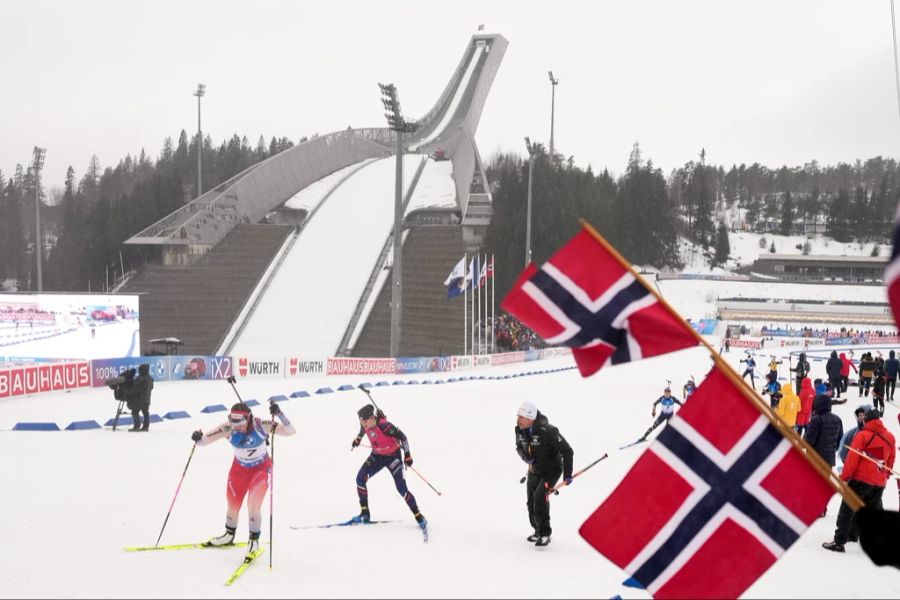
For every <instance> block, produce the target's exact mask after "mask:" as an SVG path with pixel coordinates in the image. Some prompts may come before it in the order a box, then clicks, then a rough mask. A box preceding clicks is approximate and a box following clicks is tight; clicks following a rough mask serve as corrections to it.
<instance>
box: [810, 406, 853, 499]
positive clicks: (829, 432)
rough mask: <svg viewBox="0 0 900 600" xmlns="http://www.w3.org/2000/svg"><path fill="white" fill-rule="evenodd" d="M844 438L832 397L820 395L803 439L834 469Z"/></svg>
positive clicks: (841, 424) (842, 427) (842, 426)
mask: <svg viewBox="0 0 900 600" xmlns="http://www.w3.org/2000/svg"><path fill="white" fill-rule="evenodd" d="M842 437H844V424H843V423H842V422H841V418H840V417H839V416H837V415H836V414H834V413H832V412H831V396H829V395H828V394H818V395H817V396H816V397H815V399H814V400H813V417H812V419H810V421H809V425H808V426H807V428H806V433H804V434H803V439H804V440H805V441H806V443H807V444H809V445H810V446H812V447H813V449H814V450H815V451H816V452H818V453H819V456H821V457H822V458H823V459H825V462H827V463H828V464H829V465H831V466H832V468H833V467H834V465H835V455H836V454H837V451H838V448H839V447H840V445H841V438H842ZM826 510H827V509H826ZM822 516H823V517H824V516H825V511H822Z"/></svg>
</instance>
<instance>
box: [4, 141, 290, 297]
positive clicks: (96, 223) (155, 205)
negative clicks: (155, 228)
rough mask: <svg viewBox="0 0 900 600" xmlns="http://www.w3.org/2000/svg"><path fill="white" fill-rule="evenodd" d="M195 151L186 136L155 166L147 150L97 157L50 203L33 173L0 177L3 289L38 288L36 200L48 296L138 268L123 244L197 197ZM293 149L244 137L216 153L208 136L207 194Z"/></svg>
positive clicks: (94, 285) (71, 175) (100, 286)
mask: <svg viewBox="0 0 900 600" xmlns="http://www.w3.org/2000/svg"><path fill="white" fill-rule="evenodd" d="M299 141H300V142H303V141H306V138H305V137H304V138H302V139H300V140H299ZM197 145H198V144H197V139H196V136H195V137H194V138H193V139H189V138H188V136H187V133H185V131H184V130H182V131H181V135H180V136H179V137H178V142H177V144H175V143H173V141H172V139H171V138H166V139H165V141H164V143H163V147H162V150H161V151H160V154H159V156H158V157H157V158H156V159H155V160H154V159H151V158H150V157H148V156H147V155H146V153H145V152H144V151H143V150H142V151H141V153H140V155H139V156H137V157H133V156H131V155H130V154H129V155H127V156H126V157H125V158H124V159H122V160H120V161H119V162H118V164H116V166H115V167H106V168H103V167H101V165H100V161H99V159H98V158H97V156H93V157H91V160H90V162H89V164H88V167H87V169H86V171H85V173H84V175H82V176H81V177H80V178H78V177H77V175H76V173H75V169H74V168H73V167H71V166H69V167H68V169H67V170H66V178H65V184H64V186H63V190H62V193H61V195H60V197H58V198H53V199H51V200H52V201H48V198H47V193H46V190H45V188H44V186H43V184H42V181H41V178H40V177H39V178H35V176H34V173H33V170H32V168H31V167H27V168H26V167H23V166H22V165H16V169H15V173H14V175H13V176H11V177H9V178H8V179H7V178H6V177H5V176H4V175H3V173H2V172H0V284H3V283H6V287H8V288H12V289H16V290H19V291H33V290H36V289H37V260H36V259H37V256H36V255H35V248H36V247H37V245H36V244H35V237H36V222H35V221H36V216H35V198H36V197H40V199H41V207H40V211H41V232H42V238H43V239H42V243H41V244H40V246H41V248H42V251H43V252H42V259H43V260H42V265H43V268H42V277H41V279H42V283H43V289H44V291H71V292H81V291H101V290H104V289H105V288H106V286H107V282H108V281H109V279H108V274H109V273H117V274H119V275H120V276H121V271H122V270H125V271H127V270H130V269H131V268H133V267H136V266H140V264H141V263H142V262H143V261H144V260H145V258H146V257H145V254H144V250H143V249H142V248H140V247H134V246H125V245H123V242H124V241H125V240H126V239H128V238H129V237H131V236H132V235H134V234H136V233H138V232H140V231H141V230H143V229H145V228H146V227H148V226H150V225H152V224H153V223H154V222H156V221H158V220H159V219H161V218H162V217H164V216H166V215H168V214H169V213H171V212H172V211H174V210H176V209H177V208H179V207H180V206H183V205H184V204H186V203H187V202H189V201H190V200H191V199H193V198H195V197H196V195H197ZM293 145H294V143H293V142H292V141H291V140H289V139H288V138H286V137H281V138H276V137H273V138H272V139H271V141H270V142H269V143H268V144H266V142H265V139H264V138H263V137H262V136H260V138H259V140H258V142H257V144H256V146H251V145H250V144H249V143H248V141H247V138H246V137H243V138H241V137H238V136H237V135H234V136H232V137H231V138H230V139H228V140H226V141H223V142H222V143H221V145H219V146H218V147H215V146H213V142H212V139H211V138H210V137H209V136H206V137H205V138H204V140H203V148H202V153H203V154H202V157H201V158H202V169H203V173H202V185H203V189H204V190H209V189H212V188H213V187H215V186H216V185H218V184H219V183H222V182H223V181H225V180H227V179H229V178H230V177H232V176H234V175H236V174H237V173H240V172H241V171H243V170H244V169H246V168H248V167H250V166H252V165H253V164H256V163H257V162H259V161H261V160H264V159H266V158H268V157H270V156H272V155H274V154H278V153H279V152H282V151H284V150H287V149H288V148H290V147H292V146H293ZM50 151H51V152H52V149H50ZM36 179H37V181H36ZM113 279H114V278H113Z"/></svg>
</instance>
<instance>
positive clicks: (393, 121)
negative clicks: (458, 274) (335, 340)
mask: <svg viewBox="0 0 900 600" xmlns="http://www.w3.org/2000/svg"><path fill="white" fill-rule="evenodd" d="M378 87H379V88H381V103H382V104H384V110H385V113H384V116H385V118H387V122H388V127H390V128H391V129H392V130H393V131H394V132H395V133H396V134H397V173H396V178H395V181H394V235H393V238H394V266H393V267H392V269H391V272H392V273H393V282H392V285H391V356H392V357H395V358H396V357H397V356H399V354H400V315H401V313H400V302H401V298H402V296H403V294H402V291H403V290H402V288H401V275H402V269H401V267H402V265H401V260H400V254H401V242H402V239H401V234H402V231H401V229H402V224H403V134H404V133H413V132H415V131H416V130H417V129H418V128H419V124H418V123H416V122H415V121H406V120H405V119H404V118H403V112H402V111H401V110H400V100H399V98H398V97H397V86H395V85H394V84H393V83H388V84H384V83H379V84H378Z"/></svg>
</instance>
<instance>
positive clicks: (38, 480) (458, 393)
mask: <svg viewBox="0 0 900 600" xmlns="http://www.w3.org/2000/svg"><path fill="white" fill-rule="evenodd" d="M725 356H726V357H727V358H728V360H729V362H731V363H732V364H734V365H737V360H738V358H739V357H740V356H743V354H742V353H739V352H732V353H731V354H730V355H725ZM571 365H572V361H571V359H570V358H568V357H563V358H558V359H553V360H549V361H543V362H540V363H526V364H518V365H508V366H505V367H502V368H500V367H498V368H493V369H489V370H484V371H478V372H477V373H479V374H484V375H487V376H496V375H500V374H504V373H514V372H528V371H535V370H538V369H541V370H544V369H551V368H558V367H566V366H571ZM709 365H710V361H709V358H708V356H707V355H706V354H705V353H704V351H703V350H701V349H696V350H688V351H683V352H680V353H676V354H670V355H668V356H664V357H659V358H654V359H650V360H645V361H641V362H637V363H632V364H626V365H621V366H615V367H607V368H605V369H603V370H601V371H600V373H598V374H597V375H595V376H593V377H591V378H587V379H584V378H582V377H581V376H580V375H578V373H577V371H574V370H566V371H561V372H556V373H547V374H538V375H532V376H527V377H520V378H512V379H505V380H487V379H486V380H478V381H467V382H460V383H453V384H445V385H417V386H410V385H404V386H390V387H378V388H375V389H374V390H373V392H372V393H373V395H374V397H375V398H376V400H377V401H378V403H379V406H381V407H382V408H383V409H384V410H385V411H386V412H387V414H388V416H389V418H390V419H392V420H393V421H394V422H395V423H396V424H397V425H398V426H399V427H401V428H402V429H403V431H404V432H405V433H406V434H407V435H408V436H409V438H410V444H411V448H412V453H413V456H414V458H415V464H414V467H415V468H416V469H418V470H419V472H420V473H421V474H422V475H424V476H425V477H427V478H428V479H429V481H430V482H431V483H432V484H433V485H434V486H435V487H436V488H437V489H438V490H440V491H441V492H442V494H443V495H442V496H440V497H438V496H437V495H436V494H434V493H433V492H432V491H431V490H430V489H429V488H428V487H427V486H426V485H425V484H424V483H423V482H422V481H421V480H419V479H418V477H417V476H416V475H415V474H413V473H412V472H408V474H407V479H408V482H409V486H410V489H411V491H412V492H413V493H414V494H415V495H416V497H417V499H418V501H419V504H420V507H421V510H422V511H423V513H424V514H425V515H426V516H427V517H428V519H429V522H430V529H431V540H430V541H429V542H428V544H427V545H426V544H423V542H422V537H421V535H420V534H419V531H418V529H417V528H416V525H415V523H414V521H413V520H412V517H411V516H410V514H409V511H408V510H407V508H406V506H405V504H404V503H403V501H402V500H401V499H400V497H399V496H398V495H397V493H396V491H395V490H394V489H393V484H392V481H391V479H390V477H389V476H388V475H387V474H385V473H380V474H378V475H376V476H375V477H374V478H373V479H372V480H371V481H370V483H369V490H370V506H371V507H372V511H373V515H374V516H375V518H378V519H399V520H400V521H401V522H399V523H391V524H386V525H378V526H370V527H362V528H361V527H356V528H337V529H301V530H295V529H291V528H290V525H300V526H308V525H316V524H323V523H331V522H335V521H340V520H344V519H347V518H349V517H350V516H351V515H353V514H355V513H356V512H357V511H358V506H357V500H356V493H355V483H354V479H355V476H356V472H357V470H358V468H359V466H360V464H361V463H362V462H363V460H364V458H365V456H366V454H365V452H364V451H363V449H357V450H356V451H354V452H351V451H350V442H351V440H352V439H353V438H354V436H355V435H356V432H357V420H356V410H357V409H358V408H359V407H360V406H361V405H363V404H364V403H365V402H366V400H367V399H366V397H365V396H364V395H363V394H362V393H361V392H359V391H356V390H351V391H346V392H337V393H334V394H328V395H322V396H315V395H313V396H312V397H310V398H304V399H295V400H291V401H289V402H284V403H282V407H283V409H284V411H285V413H286V414H287V415H289V416H290V418H291V419H292V420H293V422H294V423H295V424H296V425H297V427H298V430H299V433H298V435H296V436H294V437H291V438H285V437H279V438H277V441H276V446H275V458H276V469H275V503H274V506H275V510H274V548H273V550H274V554H273V559H274V568H273V570H272V571H269V570H268V554H263V557H262V559H261V560H260V561H259V562H258V563H257V564H254V565H253V566H252V567H251V568H250V569H249V570H248V572H247V573H245V575H244V576H243V577H242V578H241V579H240V580H239V581H238V582H237V584H236V585H235V586H234V587H232V588H226V587H224V581H225V579H226V577H227V576H228V575H229V574H230V572H231V571H232V570H233V569H234V568H236V566H237V565H238V564H239V563H240V561H241V557H242V552H241V551H240V550H238V549H228V550H215V551H213V550H185V551H180V552H145V553H127V552H124V551H123V550H122V548H123V547H124V546H131V545H153V544H154V542H155V541H156V537H157V535H158V534H159V531H160V528H161V527H162V524H163V520H164V518H165V516H166V512H167V510H168V508H169V505H170V503H171V501H172V497H173V495H174V493H175V489H176V486H177V485H178V482H179V479H180V477H181V474H182V472H183V471H184V467H185V463H186V461H187V460H188V458H189V456H190V455H191V441H190V437H189V436H190V432H191V431H192V430H193V429H195V428H198V427H202V428H210V427H213V426H214V425H216V424H218V423H219V422H220V421H221V420H222V417H221V416H218V415H204V414H202V413H200V409H201V408H202V407H204V406H206V405H208V404H219V403H221V404H226V405H230V404H231V403H232V402H233V401H235V400H236V397H235V395H234V393H233V392H232V390H231V389H230V387H229V385H228V384H227V383H225V382H224V381H204V382H180V383H162V384H159V385H157V387H156V390H155V391H154V395H153V404H152V407H151V408H152V412H153V413H156V414H164V413H166V412H168V411H174V410H187V411H188V412H190V414H191V415H192V416H193V418H191V419H184V420H177V421H165V422H163V423H159V424H154V425H153V426H151V429H150V432H149V433H147V434H143V433H140V434H136V433H128V432H126V431H124V430H119V431H117V432H116V433H112V432H111V431H109V430H104V431H84V432H59V433H25V432H10V431H9V428H10V427H11V426H12V425H13V423H14V422H16V421H45V420H48V421H55V422H58V423H59V424H60V425H61V426H65V425H66V424H67V423H68V422H69V421H70V420H84V419H95V420H97V421H99V422H103V421H105V420H106V419H107V418H110V417H112V415H113V413H114V409H115V404H116V403H115V402H114V400H113V398H112V393H111V392H110V391H109V390H107V389H97V390H89V391H83V392H75V393H71V394H53V395H49V396H43V397H35V398H30V399H18V400H3V401H2V402H0V428H2V430H0V451H2V452H3V453H4V454H5V456H7V459H6V460H4V461H2V462H0V477H2V479H3V480H4V481H6V482H7V484H8V488H7V489H8V492H7V494H5V495H4V503H3V508H4V510H2V511H0V531H2V532H3V540H4V543H3V544H2V545H0V564H3V569H2V571H0V589H2V590H3V591H2V595H3V596H4V597H10V598H12V597H26V598H37V597H66V598H68V597H72V598H82V597H85V598H110V597H134V598H171V597H223V598H232V597H233V598H238V597H239V598H248V597H279V598H288V597H300V598H346V597H373V598H397V597H399V598H415V597H437V598H465V597H479V598H491V597H496V598H511V597H521V598H540V597H555V598H597V597H599V598H609V597H612V596H614V595H616V594H620V595H622V596H623V597H624V598H647V597H649V596H648V594H647V593H646V592H642V591H637V590H634V589H631V588H625V587H622V586H621V582H622V581H623V580H624V579H625V577H626V575H625V574H624V573H623V572H622V571H621V570H619V569H618V568H617V567H615V566H614V565H613V564H612V563H610V562H609V561H607V560H606V559H605V558H603V557H602V556H600V555H599V554H597V553H596V552H595V551H594V550H593V549H592V548H590V547H589V546H588V545H587V543H586V542H584V541H583V540H582V539H581V537H580V536H579V535H578V533H577V530H578V527H579V526H580V525H581V523H582V522H583V521H584V520H585V518H587V516H588V515H589V514H590V513H591V512H592V511H593V510H594V509H595V508H596V507H597V506H598V505H599V503H600V502H601V501H602V500H603V499H604V498H605V497H606V496H607V495H608V494H609V493H610V492H611V491H612V490H613V489H614V487H615V486H616V484H617V482H618V481H620V480H621V478H622V477H623V476H624V475H625V473H626V472H627V470H628V468H629V467H630V465H631V464H632V463H633V462H634V461H635V460H636V459H637V457H638V456H639V455H640V453H641V452H643V451H644V449H643V448H641V447H640V446H638V447H634V448H631V449H628V450H622V451H619V450H616V449H617V448H618V447H619V446H620V445H622V444H623V443H625V442H629V441H632V440H634V439H636V438H637V437H638V436H640V435H641V433H643V431H644V429H645V428H646V427H647V426H648V425H649V423H650V421H651V417H650V405H651V403H652V401H653V400H654V399H656V398H657V397H658V396H659V395H660V393H661V390H662V388H663V387H664V386H665V384H666V380H667V379H671V380H672V385H673V387H674V389H675V390H676V393H680V389H681V386H682V384H683V383H684V381H685V380H686V379H687V377H688V376H690V375H695V376H696V377H697V379H698V381H699V380H700V379H701V378H702V375H703V373H704V372H705V371H706V370H707V368H708V367H709ZM813 369H814V370H818V371H822V370H823V369H824V367H823V366H822V364H821V363H815V364H814V365H813ZM472 373H476V372H474V371H473V372H472ZM814 374H816V375H817V376H818V375H821V373H814ZM454 375H458V373H456V374H454ZM446 376H447V374H444V377H442V378H446ZM426 378H427V379H432V380H433V379H435V378H436V376H435V375H434V374H431V375H427V376H421V375H420V376H404V377H402V378H401V377H393V376H391V377H383V378H378V377H375V378H373V377H337V378H334V377H332V378H324V377H323V378H318V379H272V380H246V381H238V384H237V386H238V390H239V392H240V393H241V395H242V397H243V398H245V399H249V398H256V399H259V400H261V401H263V403H265V400H266V399H267V398H268V397H269V396H271V395H275V394H290V393H291V392H293V391H296V390H300V389H305V390H308V391H310V392H312V391H314V390H315V389H317V388H318V387H320V386H322V385H328V386H330V387H332V388H335V389H336V388H337V387H338V385H340V384H342V383H352V384H358V383H362V382H363V381H369V382H372V383H375V382H376V381H378V380H381V379H386V380H388V381H393V380H394V379H403V380H404V381H408V380H411V379H416V380H420V381H421V380H422V379H426ZM852 393H853V391H852V390H851V394H852ZM524 399H530V400H533V401H535V402H536V403H537V405H538V407H539V409H540V410H541V411H543V412H545V413H546V414H547V415H549V417H550V419H551V421H552V422H553V423H554V424H556V425H557V426H559V428H560V430H561V432H562V433H563V434H564V435H565V436H566V438H567V439H568V441H569V442H570V443H571V444H572V446H573V447H574V449H575V466H576V469H577V468H580V467H583V466H585V465H587V464H588V463H589V462H591V461H593V460H594V459H595V458H598V457H599V456H601V455H602V454H603V453H604V452H609V453H610V458H609V459H608V460H606V461H604V462H602V463H600V464H599V465H598V466H597V467H595V468H594V469H592V470H591V471H589V472H587V473H586V474H585V475H583V476H582V477H580V478H578V479H576V482H575V484H573V485H572V487H570V488H568V489H565V490H563V491H562V493H561V494H560V496H558V497H555V498H554V499H553V501H552V518H553V520H552V524H553V529H554V534H553V541H552V543H551V545H550V546H549V547H548V548H546V549H543V550H537V549H535V548H534V547H533V546H532V545H531V544H528V543H527V542H526V541H525V540H524V538H525V536H527V535H528V534H529V533H530V528H529V526H528V518H527V513H526V508H525V497H524V495H525V491H524V486H522V485H520V484H519V478H520V477H521V476H522V475H523V473H524V465H523V463H522V462H521V461H520V460H519V458H518V456H517V455H516V453H515V448H514V437H513V427H514V425H515V410H516V407H517V406H518V405H519V403H521V401H522V400H524ZM855 405H856V398H855V396H852V395H851V401H850V402H849V403H848V404H846V405H843V406H839V407H837V409H836V412H837V414H839V415H840V416H841V417H842V418H843V420H844V423H845V427H846V426H849V425H850V423H851V420H852V416H851V413H852V410H853V408H854V407H855ZM257 410H259V411H264V410H265V409H264V408H263V407H260V408H259V409H257ZM887 410H888V413H887V416H888V418H887V419H886V422H887V424H888V427H889V428H890V429H891V430H892V431H893V432H894V433H895V434H900V431H898V427H897V418H896V417H897V409H896V407H894V406H893V404H890V403H889V407H888V409H887ZM220 414H221V413H220ZM230 464H231V449H230V447H229V446H228V445H227V444H226V443H225V442H219V443H216V444H215V445H212V446H208V447H202V448H198V449H197V450H196V452H195V453H194V455H193V458H192V459H191V463H190V466H189V468H188V471H187V475H186V476H185V479H184V484H183V485H182V487H181V491H180V493H179V495H178V498H177V501H176V502H175V505H174V509H173V511H172V515H171V517H170V519H169V522H168V525H167V526H166V530H165V533H164V535H163V538H162V543H163V544H166V543H179V542H194V541H202V540H204V539H206V538H207V537H209V536H212V535H218V534H219V533H221V531H222V529H223V522H224V512H225V499H224V494H225V480H226V474H227V471H228V468H229V466H230ZM838 505H839V501H838V499H837V497H834V498H832V500H831V503H830V505H829V510H828V516H827V517H826V518H824V519H820V520H818V521H817V522H816V523H815V524H814V525H813V526H812V528H811V529H810V530H809V531H807V532H806V533H805V534H804V535H803V536H802V537H801V538H800V540H799V541H798V542H797V543H796V544H795V545H794V546H793V547H792V548H791V549H790V550H788V552H787V553H786V554H785V555H784V556H783V557H782V558H781V559H780V560H779V561H778V562H777V563H776V564H775V565H774V566H773V567H772V568H771V569H770V570H769V571H768V572H767V573H766V574H765V575H764V576H763V577H762V578H760V579H759V580H758V581H757V583H756V584H755V585H754V586H753V587H751V588H750V589H749V590H748V592H747V593H746V597H751V598H759V597H769V598H775V597H794V598H801V597H802V598H897V597H900V572H898V571H897V570H894V569H891V568H878V567H875V566H874V565H873V564H872V563H871V562H870V561H869V560H868V558H867V557H866V556H865V555H864V554H863V553H862V551H861V550H860V548H859V547H858V545H855V544H851V545H849V546H848V551H847V553H846V554H834V553H831V552H827V551H825V550H823V549H822V548H821V547H820V545H821V543H822V542H824V541H827V540H830V539H831V537H832V533H833V530H834V520H835V516H836V514H837V509H838ZM885 505H886V507H887V508H890V509H893V510H896V509H897V491H896V488H895V487H894V484H893V483H890V484H889V486H888V488H887V491H886V493H885ZM268 506H269V502H268V498H267V499H266V501H265V502H264V505H263V520H264V523H265V526H264V536H263V537H264V539H265V540H267V541H268V539H269V527H268V523H269V509H268ZM246 524H247V520H246V511H242V513H241V522H240V526H239V529H238V532H239V539H240V540H245V539H246V537H247V525H246Z"/></svg>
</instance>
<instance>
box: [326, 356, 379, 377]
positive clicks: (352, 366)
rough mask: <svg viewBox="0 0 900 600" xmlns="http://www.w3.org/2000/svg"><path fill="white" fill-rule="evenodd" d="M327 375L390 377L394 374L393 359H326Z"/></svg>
mask: <svg viewBox="0 0 900 600" xmlns="http://www.w3.org/2000/svg"><path fill="white" fill-rule="evenodd" d="M327 369H328V371H327V373H326V374H327V375H392V374H394V373H396V361H395V359H393V358H337V357H330V358H329V359H328V367H327Z"/></svg>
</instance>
